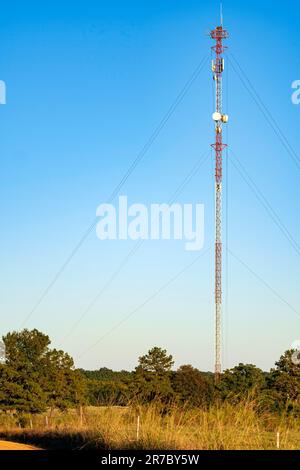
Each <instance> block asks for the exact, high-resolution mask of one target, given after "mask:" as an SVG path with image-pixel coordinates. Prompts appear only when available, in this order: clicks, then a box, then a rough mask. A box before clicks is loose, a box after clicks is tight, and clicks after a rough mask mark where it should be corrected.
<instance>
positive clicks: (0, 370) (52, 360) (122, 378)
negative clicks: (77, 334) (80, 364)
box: [0, 329, 300, 414]
mask: <svg viewBox="0 0 300 470" xmlns="http://www.w3.org/2000/svg"><path fill="white" fill-rule="evenodd" d="M3 343H4V345H5V359H4V361H3V362H2V363H1V364H0V411H2V412H15V413H41V412H43V411H45V410H49V409H50V410H53V409H54V408H59V409H61V410H66V409H68V408H70V407H76V406H83V405H92V406H114V405H118V406H126V405H128V404H131V403H139V404H147V403H150V402H152V401H154V400H159V401H160V402H161V403H163V404H165V405H168V404H169V403H172V402H174V401H176V402H178V403H179V404H182V406H190V407H206V408H208V407H209V406H210V405H212V404H214V403H216V402H218V403H222V401H224V400H229V401H231V402H232V403H238V402H239V401H241V400H244V399H247V398H249V397H250V398H251V399H253V400H255V402H256V403H257V409H258V411H260V410H262V411H266V410H267V411H271V412H276V413H297V414H298V413H299V412H300V365H299V361H298V360H295V353H294V351H286V352H285V353H284V354H283V355H282V356H281V357H280V359H279V360H278V361H277V362H276V363H275V366H274V368H272V369H271V370H270V371H269V372H264V371H262V370H261V369H259V368H258V367H256V366H255V365H253V364H238V365H237V366H235V367H233V368H231V369H228V370H225V371H224V372H223V373H222V375H221V378H220V382H219V383H218V384H215V383H214V376H213V374H212V373H211V372H201V371H200V370H198V369H197V368H195V367H192V366H191V365H182V366H180V367H179V368H178V369H177V370H174V369H173V367H174V359H173V357H172V355H170V354H168V353H167V351H166V350H165V349H162V348H159V347H153V348H152V349H150V350H149V351H148V353H146V354H145V355H143V356H141V357H139V358H138V363H137V366H136V367H135V369H134V370H133V371H131V372H129V371H125V370H122V371H118V372H115V371H113V370H111V369H108V368H105V367H103V368H100V369H99V370H94V371H88V370H83V369H76V368H75V367H74V361H73V359H72V358H71V357H70V356H69V354H67V353H66V352H64V351H61V350H57V349H51V348H50V344H51V342H50V339H49V337H48V336H47V335H45V334H43V333H41V332H40V331H38V330H36V329H34V330H31V331H30V330H27V329H24V330H23V331H21V332H15V331H14V332H12V333H8V334H7V335H6V336H4V337H3Z"/></svg>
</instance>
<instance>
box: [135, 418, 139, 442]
mask: <svg viewBox="0 0 300 470" xmlns="http://www.w3.org/2000/svg"><path fill="white" fill-rule="evenodd" d="M139 438H140V415H139V416H138V417H137V422H136V440H137V441H138V440H139Z"/></svg>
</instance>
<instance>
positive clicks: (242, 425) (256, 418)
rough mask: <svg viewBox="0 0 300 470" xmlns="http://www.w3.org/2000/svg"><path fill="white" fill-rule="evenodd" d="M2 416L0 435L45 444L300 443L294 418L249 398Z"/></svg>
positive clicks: (211, 446) (215, 446) (217, 446)
mask: <svg viewBox="0 0 300 470" xmlns="http://www.w3.org/2000/svg"><path fill="white" fill-rule="evenodd" d="M3 416H4V415H0V434H1V435H2V437H3V436H4V437H6V438H11V439H15V440H16V439H17V440H22V441H23V442H32V443H34V444H40V445H41V446H42V447H44V448H53V447H55V448H73V449H74V448H87V449H88V448H99V449H161V450H163V449H199V450H231V449H232V450H239V449H241V450H243V449H250V450H252V449H253V450H254V449H262V450H263V449H275V448H276V441H277V432H279V437H280V448H281V449H299V448H300V421H299V419H297V418H292V417H290V418H285V417H279V416H277V415H274V414H268V413H265V414H258V413H257V411H256V404H255V402H253V401H246V402H243V403H240V404H237V405H232V404H230V403H226V402H225V403H222V404H218V405H214V406H212V407H211V408H209V409H207V410H205V409H189V408H188V407H180V406H178V405H173V406H171V407H170V408H169V409H168V411H167V412H166V410H164V409H163V408H162V406H161V405H160V404H159V403H153V404H151V405H147V406H140V407H137V406H131V407H125V408H122V407H99V408H96V407H88V408H87V409H85V410H84V413H83V416H81V417H80V413H79V412H78V410H69V411H68V412H66V413H61V412H58V411H55V412H54V413H53V415H52V417H51V419H50V417H49V415H48V414H47V415H46V414H43V415H38V416H32V417H31V418H29V423H30V425H29V424H27V425H26V428H25V429H19V427H18V426H17V424H16V423H14V422H13V421H12V420H13V419H14V418H12V417H11V416H10V417H9V420H8V421H7V422H6V423H4V422H3ZM46 416H48V418H46ZM138 416H139V420H140V427H139V430H138ZM6 419H7V417H6ZM30 420H31V421H30ZM31 426H32V428H31Z"/></svg>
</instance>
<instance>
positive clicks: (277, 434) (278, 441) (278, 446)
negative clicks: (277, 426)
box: [276, 431, 280, 449]
mask: <svg viewBox="0 0 300 470" xmlns="http://www.w3.org/2000/svg"><path fill="white" fill-rule="evenodd" d="M276 447H277V449H280V434H279V432H278V431H277V433H276Z"/></svg>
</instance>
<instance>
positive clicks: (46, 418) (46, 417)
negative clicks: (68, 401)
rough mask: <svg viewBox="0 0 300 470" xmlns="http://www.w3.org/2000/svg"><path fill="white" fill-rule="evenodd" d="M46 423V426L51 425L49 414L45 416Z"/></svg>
mask: <svg viewBox="0 0 300 470" xmlns="http://www.w3.org/2000/svg"><path fill="white" fill-rule="evenodd" d="M45 424H46V428H47V427H48V425H49V421H48V416H47V415H46V416H45Z"/></svg>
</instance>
